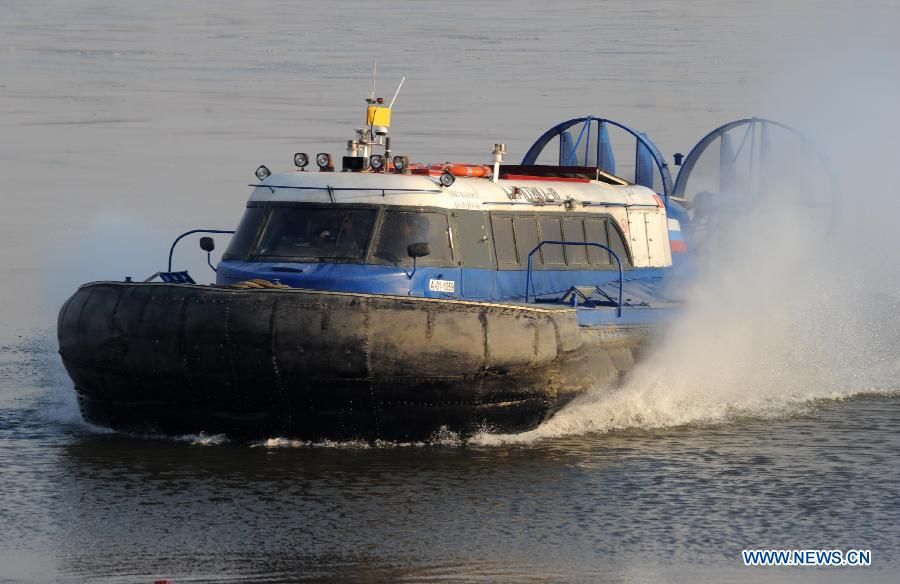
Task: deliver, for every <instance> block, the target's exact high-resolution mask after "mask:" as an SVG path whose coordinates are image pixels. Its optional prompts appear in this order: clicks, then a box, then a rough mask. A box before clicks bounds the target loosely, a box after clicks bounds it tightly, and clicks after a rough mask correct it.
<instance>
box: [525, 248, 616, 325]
mask: <svg viewBox="0 0 900 584" xmlns="http://www.w3.org/2000/svg"><path fill="white" fill-rule="evenodd" d="M547 244H549V245H584V246H590V247H599V248H600V249H605V250H606V251H608V252H609V255H611V256H612V257H614V258H615V260H616V265H617V266H618V267H619V300H618V302H617V303H616V316H617V317H620V316H622V285H623V282H624V280H625V273H624V271H623V270H622V260H621V259H619V254H617V253H616V252H614V251H613V250H612V249H610V248H609V247H607V246H605V245H603V244H600V243H594V242H590V241H550V240H545V241H542V242H540V243H539V244H537V247H535V248H534V249H533V250H531V252H529V254H528V272H527V274H526V276H525V302H526V303H527V302H528V297H529V290H530V291H531V292H533V293H534V296H535V298H537V292H536V291H535V290H534V282H533V281H532V278H531V272H532V270H531V258H532V256H534V254H535V253H537V252H538V250H540V249H541V248H542V247H544V245H547Z"/></svg>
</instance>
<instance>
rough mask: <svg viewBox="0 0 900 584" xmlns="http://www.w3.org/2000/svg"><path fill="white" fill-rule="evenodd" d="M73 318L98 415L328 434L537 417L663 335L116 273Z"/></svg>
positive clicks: (164, 427) (88, 414)
mask: <svg viewBox="0 0 900 584" xmlns="http://www.w3.org/2000/svg"><path fill="white" fill-rule="evenodd" d="M58 331H59V346H60V354H61V356H62V360H63V363H64V365H65V367H66V369H67V370H68V372H69V375H70V376H71V378H72V379H73V381H74V384H75V389H76V391H77V394H78V401H79V405H80V407H81V410H82V415H83V416H84V418H85V419H86V420H87V421H89V422H92V423H95V424H98V425H102V426H107V427H112V428H116V429H120V430H134V431H158V432H163V433H167V434H186V433H200V432H206V433H215V434H219V433H224V434H226V435H228V436H233V437H239V438H246V439H262V438H269V437H291V438H298V439H303V440H313V441H315V440H322V439H332V440H354V439H362V440H378V439H383V440H399V441H407V440H428V439H429V438H431V437H433V436H434V435H435V433H436V432H440V431H442V430H445V429H446V430H450V431H453V432H457V433H459V434H461V435H463V436H465V435H469V434H471V433H474V432H479V431H489V432H502V433H510V432H521V431H525V430H528V429H531V428H534V427H536V426H537V425H539V424H540V423H541V422H542V421H544V420H545V419H547V418H548V417H549V416H551V415H552V414H553V413H554V412H555V411H556V410H558V409H559V408H560V407H561V406H563V405H564V404H565V403H567V402H568V401H570V400H571V399H572V398H573V397H575V396H576V395H578V394H580V393H583V392H585V391H588V390H589V389H591V388H595V387H602V386H604V385H606V384H610V383H613V382H615V381H617V380H618V378H619V377H620V376H621V375H622V373H624V372H625V371H627V370H628V369H630V368H631V366H632V364H633V363H634V360H635V358H636V353H637V351H639V350H640V348H641V347H642V346H644V345H645V343H646V342H647V339H648V338H649V335H650V330H649V328H647V327H640V326H633V327H629V326H620V327H610V326H604V327H603V328H602V329H601V328H596V329H593V328H589V327H580V326H579V325H578V318H577V311H576V309H572V308H564V307H558V308H557V307H547V308H544V307H540V306H536V305H527V306H526V305H516V304H506V305H504V304H496V303H481V302H467V301H456V300H442V299H430V298H411V297H409V298H408V297H396V296H381V295H371V294H357V293H339V292H322V291H313V290H300V289H261V290H260V289H250V290H237V289H228V288H223V287H215V286H198V285H187V284H163V283H117V282H100V283H93V284H86V285H84V286H82V287H81V288H80V289H79V290H78V291H77V292H76V293H75V294H74V295H73V296H72V297H71V298H70V299H69V300H68V301H67V302H66V303H65V305H64V306H63V307H62V309H61V311H60V315H59V329H58Z"/></svg>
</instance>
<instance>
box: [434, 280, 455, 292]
mask: <svg viewBox="0 0 900 584" xmlns="http://www.w3.org/2000/svg"><path fill="white" fill-rule="evenodd" d="M428 289H429V290H430V291H432V292H451V293H452V292H456V282H454V281H453V280H428Z"/></svg>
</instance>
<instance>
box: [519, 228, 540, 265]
mask: <svg viewBox="0 0 900 584" xmlns="http://www.w3.org/2000/svg"><path fill="white" fill-rule="evenodd" d="M515 226H516V249H517V250H518V252H519V263H520V264H521V265H523V266H525V265H528V254H529V253H531V250H533V249H534V248H536V247H537V244H538V243H540V241H539V240H538V231H537V220H536V219H535V218H534V217H516V219H515ZM531 263H532V265H534V266H539V265H541V256H540V254H535V255H534V256H533V257H532V260H531Z"/></svg>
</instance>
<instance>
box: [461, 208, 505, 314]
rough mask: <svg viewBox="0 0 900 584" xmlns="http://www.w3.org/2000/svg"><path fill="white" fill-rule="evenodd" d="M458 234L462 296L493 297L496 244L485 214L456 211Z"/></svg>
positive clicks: (481, 212) (473, 297)
mask: <svg viewBox="0 0 900 584" xmlns="http://www.w3.org/2000/svg"><path fill="white" fill-rule="evenodd" d="M453 219H454V221H455V223H456V234H457V238H456V239H457V241H456V243H455V244H456V246H457V257H460V258H461V259H462V270H460V272H461V273H460V284H461V286H460V287H461V296H462V297H463V298H470V299H487V298H491V296H492V293H493V290H494V274H495V271H494V270H495V268H494V242H493V241H491V237H490V235H491V230H490V228H489V226H488V214H487V213H485V212H483V211H465V210H461V209H460V210H456V211H454V212H453Z"/></svg>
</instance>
